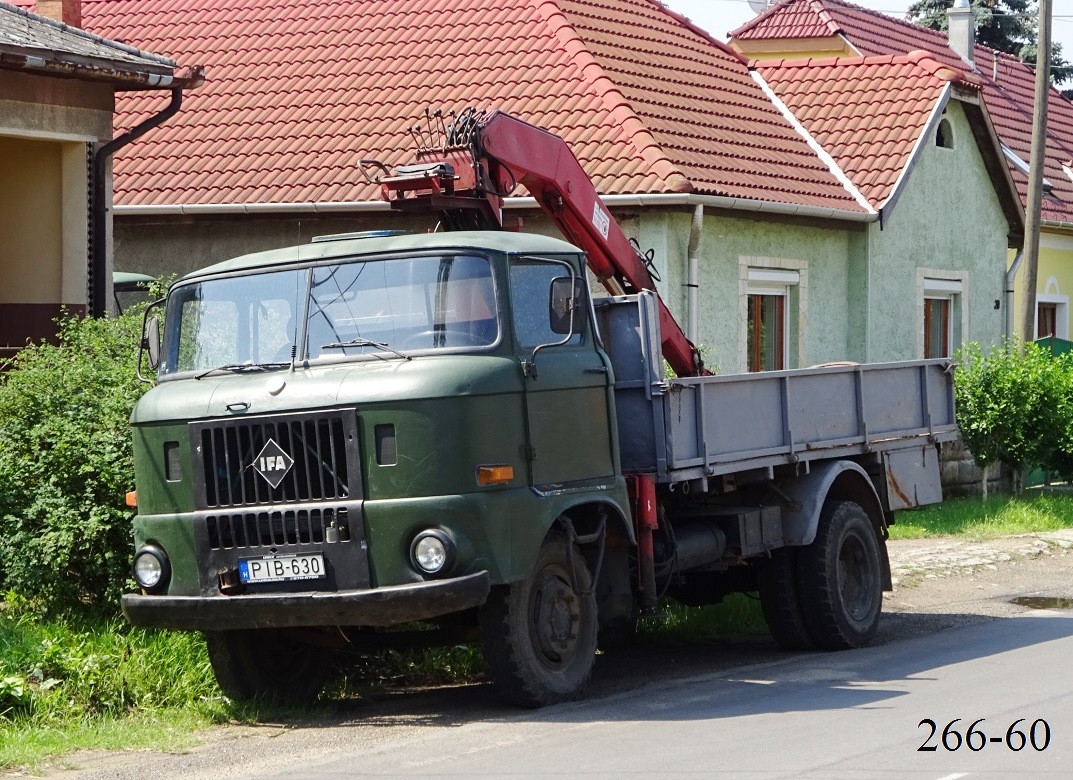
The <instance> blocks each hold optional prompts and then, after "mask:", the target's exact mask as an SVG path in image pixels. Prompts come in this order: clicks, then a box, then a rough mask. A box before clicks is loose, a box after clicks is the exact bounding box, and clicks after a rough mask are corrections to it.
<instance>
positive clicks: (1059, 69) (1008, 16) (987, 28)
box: [906, 0, 1073, 84]
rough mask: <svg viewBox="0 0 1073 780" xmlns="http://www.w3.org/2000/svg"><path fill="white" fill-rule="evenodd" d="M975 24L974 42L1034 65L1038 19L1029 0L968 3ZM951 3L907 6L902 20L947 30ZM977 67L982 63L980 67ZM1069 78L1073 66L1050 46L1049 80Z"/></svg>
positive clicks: (936, 0) (933, 0) (937, 0)
mask: <svg viewBox="0 0 1073 780" xmlns="http://www.w3.org/2000/svg"><path fill="white" fill-rule="evenodd" d="M971 3H972V15H973V19H974V20H975V21H976V42H977V43H979V44H982V45H984V46H988V47H990V48H992V49H997V50H998V51H1002V52H1006V53H1007V54H1012V55H1013V56H1015V57H1018V58H1019V59H1021V60H1022V61H1024V62H1027V63H1029V64H1030V65H1034V64H1035V63H1036V38H1037V33H1038V29H1039V18H1038V12H1037V5H1036V3H1033V2H1030V0H971ZM952 5H953V0H917V2H915V3H913V5H911V6H909V10H908V11H907V12H906V18H907V19H908V20H909V21H911V22H913V23H914V24H918V25H920V26H921V27H929V28H931V29H932V30H942V31H943V32H945V31H946V29H947V16H946V10H947V9H948V8H950V6H952ZM980 65H981V67H982V66H983V63H980ZM1071 78H1073V66H1071V65H1070V64H1069V63H1068V62H1066V61H1065V59H1064V58H1063V57H1062V47H1061V46H1060V45H1059V44H1052V45H1051V79H1052V80H1053V81H1054V83H1055V84H1062V83H1064V82H1066V81H1069V80H1070V79H1071Z"/></svg>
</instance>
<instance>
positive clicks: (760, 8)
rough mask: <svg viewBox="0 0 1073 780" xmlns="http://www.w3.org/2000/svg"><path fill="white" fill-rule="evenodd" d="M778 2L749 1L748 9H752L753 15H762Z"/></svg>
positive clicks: (774, 0)
mask: <svg viewBox="0 0 1073 780" xmlns="http://www.w3.org/2000/svg"><path fill="white" fill-rule="evenodd" d="M776 2H778V0H749V7H750V8H752V9H753V13H755V14H762V13H763V12H764V11H766V10H767V9H769V8H770V7H771V6H773V5H775V3H776Z"/></svg>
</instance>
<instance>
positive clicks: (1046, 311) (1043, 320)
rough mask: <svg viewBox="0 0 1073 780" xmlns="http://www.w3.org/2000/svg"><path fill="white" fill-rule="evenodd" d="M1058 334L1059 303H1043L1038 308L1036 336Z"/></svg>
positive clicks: (1039, 337)
mask: <svg viewBox="0 0 1073 780" xmlns="http://www.w3.org/2000/svg"><path fill="white" fill-rule="evenodd" d="M1057 335H1058V304H1057V303H1041V304H1039V306H1038V308H1037V309H1036V338H1037V339H1042V338H1046V337H1047V336H1050V337H1052V338H1053V337H1055V336H1057Z"/></svg>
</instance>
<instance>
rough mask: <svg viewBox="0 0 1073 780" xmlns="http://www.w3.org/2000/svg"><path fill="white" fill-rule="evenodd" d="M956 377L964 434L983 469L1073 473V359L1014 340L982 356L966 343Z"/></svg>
mask: <svg viewBox="0 0 1073 780" xmlns="http://www.w3.org/2000/svg"><path fill="white" fill-rule="evenodd" d="M958 362H959V365H958V369H957V373H956V374H955V376H954V392H955V396H956V401H957V422H958V427H959V428H960V429H961V436H962V438H963V439H964V441H965V444H966V445H967V446H968V448H969V450H970V451H971V452H972V454H973V457H974V458H975V460H976V463H977V464H978V465H979V466H981V467H986V466H989V465H990V464H992V463H996V462H1001V463H1004V464H1006V465H1007V466H1009V467H1011V468H1013V469H1016V470H1017V471H1024V470H1026V469H1032V468H1043V469H1047V470H1050V471H1052V472H1055V473H1069V471H1070V470H1073V469H1071V468H1070V467H1071V466H1073V455H1071V453H1073V360H1071V359H1070V356H1062V357H1053V356H1051V354H1050V353H1049V352H1047V351H1046V350H1044V349H1042V348H1040V347H1039V346H1037V345H1036V344H1032V343H1028V344H1025V345H1024V347H1023V350H1022V349H1018V346H1017V345H1016V344H1013V343H1006V344H1003V345H1002V346H1001V347H996V348H994V349H992V350H991V352H990V353H989V354H988V355H987V356H986V357H984V356H983V354H982V353H981V350H980V346H979V345H978V344H968V345H966V346H965V347H964V348H963V349H962V350H961V352H960V353H959V356H958Z"/></svg>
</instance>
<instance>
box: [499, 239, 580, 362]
mask: <svg viewBox="0 0 1073 780" xmlns="http://www.w3.org/2000/svg"><path fill="white" fill-rule="evenodd" d="M570 275H571V274H570V266H569V265H567V264H566V263H564V262H558V261H551V260H531V259H525V260H520V261H518V262H515V263H514V264H512V265H511V267H510V294H511V300H512V301H513V309H514V336H515V338H516V339H517V341H518V346H519V347H521V348H523V349H532V348H533V347H538V346H541V345H542V344H558V343H559V342H561V341H563V338H564V337H565V335H566V334H565V333H559V332H557V331H556V330H555V329H554V327H553V323H552V310H551V291H552V281H553V280H555V279H558V278H566V279H569V278H570ZM582 300H584V296H582ZM586 316H587V315H586V313H585V311H584V309H581V310H579V311H577V312H576V316H575V317H574V332H573V335H572V336H571V337H570V340H569V342H568V343H570V344H580V343H581V334H582V333H583V332H584V330H585V318H586Z"/></svg>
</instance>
